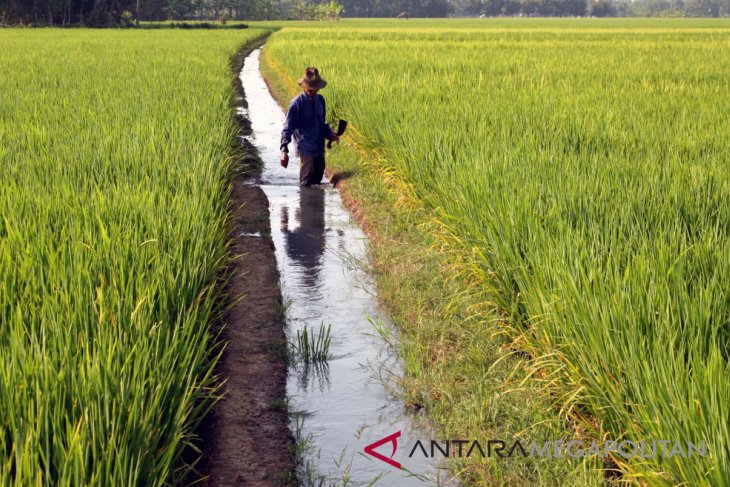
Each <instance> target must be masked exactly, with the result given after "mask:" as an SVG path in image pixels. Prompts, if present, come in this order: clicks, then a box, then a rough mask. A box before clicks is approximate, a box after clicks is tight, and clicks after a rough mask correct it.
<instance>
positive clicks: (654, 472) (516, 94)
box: [267, 20, 730, 486]
mask: <svg viewBox="0 0 730 487" xmlns="http://www.w3.org/2000/svg"><path fill="white" fill-rule="evenodd" d="M403 24H404V22H396V21H393V22H381V23H380V24H379V25H380V28H377V27H376V26H375V24H373V23H370V24H368V23H365V22H362V23H352V24H346V25H348V26H349V30H345V29H342V28H340V27H320V28H318V30H317V31H313V30H307V29H297V30H283V31H279V32H277V33H275V34H274V35H273V36H272V38H271V40H270V42H269V43H268V45H267V56H271V57H272V58H273V59H275V60H276V62H277V63H280V66H281V67H282V69H284V70H285V71H286V74H287V75H288V76H289V77H290V78H291V79H295V78H296V76H297V75H298V74H299V71H300V69H301V68H300V67H301V66H302V65H310V64H311V65H317V66H318V67H319V68H320V69H321V71H322V72H323V73H327V78H328V81H329V85H328V87H327V90H328V93H327V97H328V98H327V99H328V102H329V103H330V106H331V107H332V108H333V109H336V110H337V111H338V113H339V114H340V116H342V117H343V118H346V119H347V120H349V121H350V122H351V124H352V127H353V131H352V132H351V134H355V135H357V137H358V139H357V141H358V142H359V143H360V144H361V147H363V148H364V149H366V150H368V151H369V152H370V154H371V157H370V158H369V159H368V160H369V164H371V166H369V167H368V168H367V170H373V169H374V170H378V171H383V173H385V174H387V175H388V178H389V179H388V180H389V181H390V184H394V185H396V186H395V187H396V188H397V189H398V194H401V195H404V198H406V200H407V201H411V200H412V201H413V203H412V204H417V205H419V207H423V208H424V209H425V211H427V212H429V213H430V215H431V217H432V218H433V223H434V224H436V225H438V227H439V229H440V231H439V232H438V233H439V235H441V238H442V240H443V250H444V252H448V254H447V255H449V256H450V257H451V259H452V260H453V262H454V270H456V271H458V272H459V275H462V276H465V277H466V278H468V279H469V281H470V282H473V283H475V284H474V285H475V286H478V287H477V288H478V289H479V292H480V293H481V294H482V296H483V300H484V305H485V306H494V307H495V308H496V309H497V310H499V311H500V313H501V318H500V320H499V322H500V323H502V324H503V325H500V326H501V328H499V330H500V332H501V333H505V330H506V332H508V333H509V334H510V336H511V337H512V338H513V339H515V340H516V343H518V344H520V347H521V349H522V350H524V351H526V352H528V353H529V355H530V356H531V357H532V360H531V362H530V363H531V364H532V365H531V366H532V367H534V377H535V379H536V380H540V381H542V382H544V384H545V387H546V388H547V390H549V391H551V395H550V396H549V397H553V398H555V401H556V403H557V405H558V406H559V407H560V408H561V411H562V414H564V415H567V416H569V417H571V418H574V419H575V418H583V423H581V424H583V425H584V427H585V428H591V429H594V430H593V431H591V433H592V434H594V435H596V436H598V437H599V438H604V435H605V437H608V438H613V439H629V440H635V441H639V440H643V439H649V440H651V439H671V440H677V441H692V442H695V443H699V442H701V441H703V440H704V441H706V442H707V445H708V449H709V451H710V455H709V456H708V457H706V458H701V457H694V458H692V459H683V458H680V457H677V456H674V457H671V458H650V459H639V458H635V459H633V460H622V459H620V458H616V459H615V460H618V461H619V462H620V463H619V466H620V468H621V469H622V470H623V472H624V479H625V480H637V481H638V480H643V481H646V482H649V483H650V484H656V485H664V484H677V483H686V484H688V485H712V486H722V485H728V479H730V451H728V446H727V445H728V440H727V439H728V438H730V423H728V421H727V418H728V417H730V366H729V365H728V359H730V352H729V351H730V333H729V332H728V323H729V320H730V224H729V223H728V222H730V159H729V158H728V154H730V126H729V125H728V124H727V123H725V119H726V114H727V113H728V112H729V111H730V97H728V96H727V86H728V85H730V75H729V74H728V73H730V58H728V57H727V56H725V55H724V53H725V52H726V51H727V48H728V46H729V45H730V24H728V22H727V21H708V20H702V21H695V22H691V21H676V22H675V21H671V20H669V21H662V22H661V23H659V22H656V21H655V22H651V21H638V20H637V21H620V22H619V21H600V20H593V21H590V23H586V22H585V21H582V22H580V21H576V20H560V21H544V20H526V21H521V22H518V21H509V20H494V21H484V20H482V21H458V22H456V21H455V22H447V21H439V22H438V23H436V22H431V23H429V22H417V21H409V24H408V26H407V27H406V26H404V25H403ZM406 208H407V206H406ZM484 326H492V325H491V324H490V323H484ZM485 346H486V345H485ZM464 380H466V381H469V378H468V377H465V378H464ZM479 386H480V385H479V384H472V387H479ZM475 414H477V413H476V412H475ZM447 419H448V418H447Z"/></svg>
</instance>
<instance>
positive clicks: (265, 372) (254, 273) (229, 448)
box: [200, 47, 296, 487]
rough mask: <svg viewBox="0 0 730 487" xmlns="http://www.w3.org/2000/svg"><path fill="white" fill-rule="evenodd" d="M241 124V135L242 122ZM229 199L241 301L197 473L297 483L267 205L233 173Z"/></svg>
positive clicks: (233, 283) (250, 482) (226, 481)
mask: <svg viewBox="0 0 730 487" xmlns="http://www.w3.org/2000/svg"><path fill="white" fill-rule="evenodd" d="M251 50H252V47H250V48H246V49H244V50H242V51H241V52H239V53H238V54H237V55H236V58H234V63H233V65H232V66H233V67H232V69H233V72H234V74H235V76H234V83H233V84H234V91H235V92H236V95H238V96H239V97H240V99H241V102H240V103H245V101H243V98H244V93H243V90H242V88H241V85H240V82H239V80H238V73H239V72H240V70H241V68H242V66H243V58H244V57H245V56H246V55H247V54H248V53H249V52H251ZM238 122H239V125H241V127H242V128H243V129H242V130H243V133H245V132H246V127H247V123H246V122H247V121H243V120H238ZM242 122H243V123H242ZM248 127H250V125H248ZM242 149H243V153H242V157H241V163H242V164H251V163H252V161H255V160H257V159H258V156H257V154H255V153H252V150H253V151H255V149H253V148H252V147H251V146H250V145H249V146H244V147H243V148H242ZM248 172H254V173H255V170H254V171H248ZM230 205H231V214H232V217H233V228H232V232H231V242H232V246H231V254H232V256H234V258H233V259H232V261H231V267H232V269H231V270H232V272H233V276H232V278H231V280H230V282H229V284H228V288H227V294H228V296H229V299H230V300H231V302H235V300H236V299H237V298H239V300H238V301H237V302H235V304H234V305H233V306H232V307H231V308H230V310H229V311H228V313H227V314H226V317H225V323H226V326H225V328H224V331H223V334H222V335H223V336H222V339H223V340H224V341H225V342H226V343H227V346H226V349H225V352H224V353H223V356H222V357H221V360H220V362H219V363H218V366H217V368H216V373H217V375H218V376H219V377H220V378H221V379H222V380H224V381H225V385H224V386H223V394H224V396H223V399H221V400H220V401H219V402H218V403H217V404H216V405H215V408H214V409H213V411H212V412H211V413H210V414H209V415H208V417H207V418H206V421H205V424H203V426H202V427H201V428H200V434H201V436H202V440H203V450H204V454H203V459H202V462H201V463H202V464H201V465H200V471H201V473H203V474H204V475H207V478H206V479H205V481H204V485H208V486H262V487H266V486H272V487H273V486H289V485H296V483H295V482H294V468H295V459H294V456H293V453H292V452H293V443H294V441H293V437H292V434H291V432H290V431H289V427H288V412H287V407H286V375H287V363H286V348H287V343H286V335H285V333H284V323H283V321H282V316H283V313H282V298H281V291H280V289H279V274H278V271H277V267H276V258H275V255H274V244H273V242H272V240H271V236H270V235H271V231H270V225H269V203H268V200H267V199H266V196H265V195H264V193H263V191H262V190H261V188H259V187H258V186H252V185H246V184H244V180H243V178H241V177H237V178H236V179H235V180H234V181H233V186H232V191H231V201H230ZM241 297H242V298H241Z"/></svg>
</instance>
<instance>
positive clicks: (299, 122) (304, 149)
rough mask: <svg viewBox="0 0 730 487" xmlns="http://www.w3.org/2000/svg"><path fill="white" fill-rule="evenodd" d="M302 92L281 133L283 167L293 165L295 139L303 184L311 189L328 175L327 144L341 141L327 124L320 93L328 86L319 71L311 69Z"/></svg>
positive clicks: (295, 101) (304, 80)
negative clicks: (290, 158)
mask: <svg viewBox="0 0 730 487" xmlns="http://www.w3.org/2000/svg"><path fill="white" fill-rule="evenodd" d="M298 84H299V86H301V87H302V90H303V91H302V93H300V94H299V95H298V96H297V97H296V98H294V99H293V100H292V101H291V103H290V104H289V109H288V110H287V113H286V122H284V129H283V130H282V132H281V165H282V166H283V167H287V166H288V165H289V142H291V140H292V138H293V139H294V144H295V145H296V149H297V153H298V155H299V161H300V167H299V184H300V185H302V186H310V185H312V184H319V183H320V182H322V177H323V176H324V141H325V139H327V140H331V141H334V142H338V143H339V141H340V137H339V136H338V135H337V134H336V133H334V132H333V131H332V128H331V127H330V126H329V125H327V123H326V122H325V113H326V111H325V102H324V97H323V96H322V95H320V94H318V93H317V92H318V91H319V90H321V89H322V88H324V87H325V86H327V82H326V81H325V80H324V79H322V78H321V77H320V75H319V71H318V70H317V68H312V67H310V68H307V69H305V70H304V76H303V77H302V78H301V79H300V80H299V81H298Z"/></svg>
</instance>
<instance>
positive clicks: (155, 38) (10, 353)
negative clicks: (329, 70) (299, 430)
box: [0, 29, 262, 485]
mask: <svg viewBox="0 0 730 487" xmlns="http://www.w3.org/2000/svg"><path fill="white" fill-rule="evenodd" d="M261 34H262V31H256V30H253V29H251V30H248V31H245V32H242V31H235V32H230V31H211V32H206V31H198V32H173V31H144V32H140V31H128V30H124V31H121V30H120V31H79V30H76V31H59V30H44V31H34V32H31V33H29V32H27V31H19V30H3V31H1V32H0V44H1V45H2V46H3V47H4V48H3V49H1V50H0V69H1V70H2V72H3V76H2V77H0V90H1V91H2V93H3V94H4V96H3V97H0V120H1V123H0V160H1V161H2V170H1V171H0V187H1V188H2V191H0V356H2V358H3V359H2V361H0V484H1V485H142V484H144V485H169V484H172V483H175V482H179V481H180V480H181V479H182V476H184V475H185V473H186V472H187V467H186V466H185V464H184V461H183V459H182V452H183V450H184V448H185V447H186V445H187V444H188V443H190V442H191V441H192V440H193V439H194V438H193V430H194V428H195V426H196V424H198V422H199V421H200V419H201V417H202V416H203V414H204V413H205V412H206V410H207V408H208V407H209V406H210V404H211V396H212V395H213V394H214V393H215V390H214V389H212V387H213V383H212V381H211V376H212V373H213V366H214V365H215V362H216V356H215V350H216V347H215V344H216V332H215V331H214V330H213V329H211V325H212V323H213V322H215V321H217V320H219V319H220V314H221V302H220V298H221V288H222V283H221V282H220V277H219V272H220V270H221V268H222V266H224V265H225V263H226V261H227V258H228V257H227V245H228V244H227V236H228V228H227V211H228V209H227V200H228V198H227V194H228V191H229V180H228V178H229V174H230V171H231V165H232V163H233V161H232V160H231V158H230V143H231V138H232V134H233V130H234V128H233V126H232V123H231V117H232V113H231V108H230V97H231V73H230V72H229V60H230V57H231V55H232V54H233V53H234V52H235V50H236V49H237V48H239V47H240V46H241V44H242V43H244V42H250V41H251V40H253V39H254V38H256V37H258V36H260V35H261ZM211 352H212V353H211Z"/></svg>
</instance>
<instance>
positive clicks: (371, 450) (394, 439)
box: [365, 431, 401, 470]
mask: <svg viewBox="0 0 730 487" xmlns="http://www.w3.org/2000/svg"><path fill="white" fill-rule="evenodd" d="M398 438H400V431H398V432H397V433H393V434H392V435H389V436H386V437H385V438H382V439H380V440H378V441H376V442H375V443H371V444H370V445H368V446H366V447H365V453H367V454H368V455H372V456H374V457H375V458H377V459H378V460H380V461H383V462H385V463H387V464H388V465H391V466H393V467H395V468H397V469H398V470H400V469H401V466H400V463H398V462H396V461H395V460H393V456H394V455H395V451H396V450H397V449H398ZM386 443H391V444H392V445H393V452H392V453H391V454H390V457H386V456H385V455H381V454H380V453H378V452H376V451H375V449H376V448H378V447H379V446H382V445H385V444H386Z"/></svg>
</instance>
